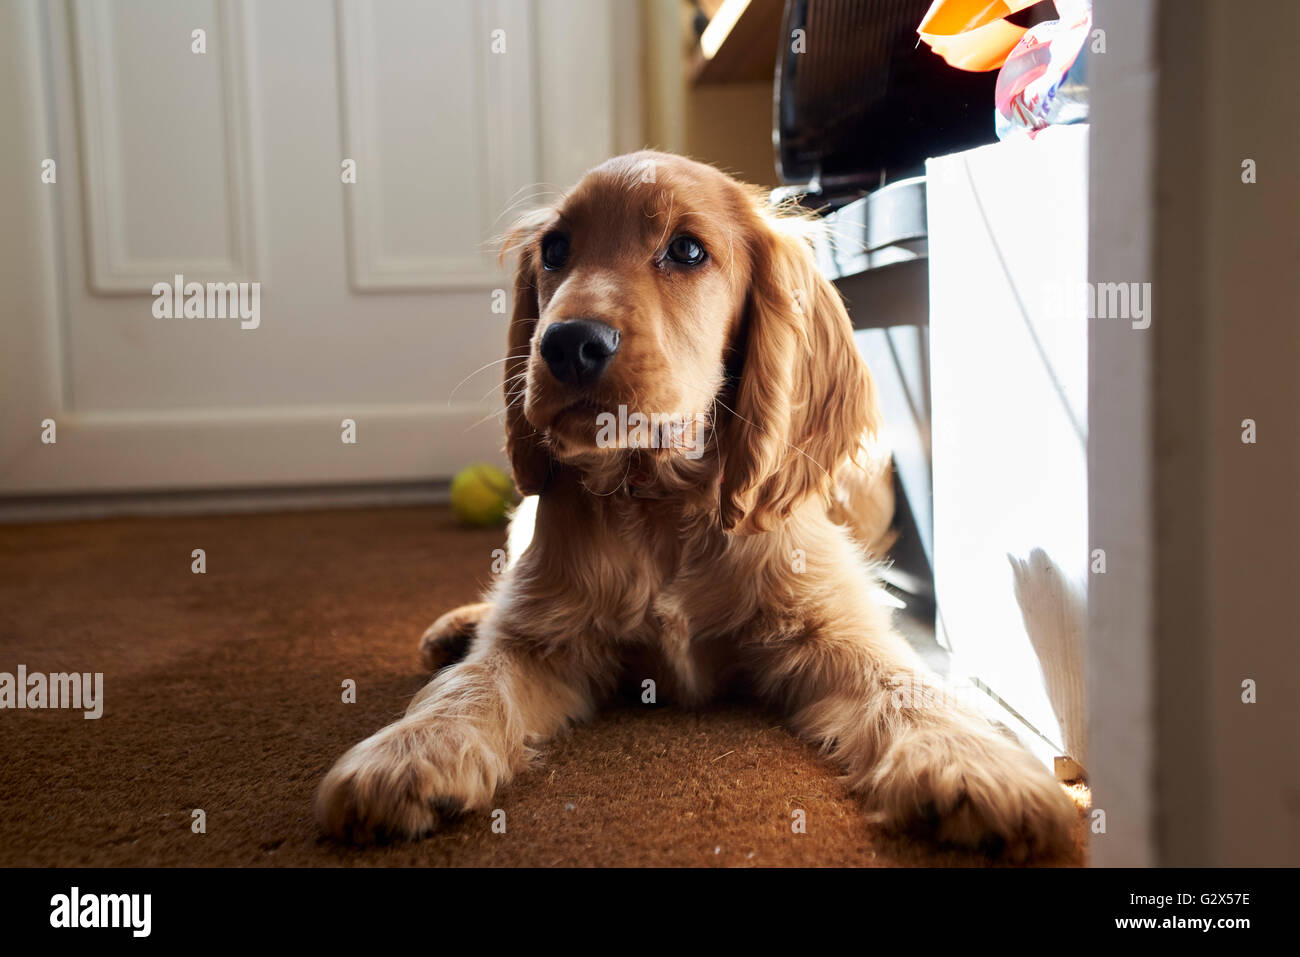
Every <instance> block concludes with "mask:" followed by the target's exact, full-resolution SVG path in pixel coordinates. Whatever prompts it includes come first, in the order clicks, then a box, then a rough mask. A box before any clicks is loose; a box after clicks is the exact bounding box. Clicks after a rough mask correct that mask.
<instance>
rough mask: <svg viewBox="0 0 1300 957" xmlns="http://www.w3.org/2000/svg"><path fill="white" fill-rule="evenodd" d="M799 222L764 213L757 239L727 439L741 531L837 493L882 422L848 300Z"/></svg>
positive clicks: (728, 508)
mask: <svg viewBox="0 0 1300 957" xmlns="http://www.w3.org/2000/svg"><path fill="white" fill-rule="evenodd" d="M787 227H790V228H788V229H787ZM796 227H797V224H796V223H794V222H789V223H785V222H783V221H781V220H777V219H769V218H767V217H763V219H762V225H761V227H760V228H759V231H758V233H759V234H758V235H757V236H756V237H755V240H754V242H753V267H752V268H753V274H752V278H751V280H750V290H749V301H748V305H747V309H746V315H745V317H744V322H743V325H742V329H741V335H740V340H739V341H738V342H737V343H736V347H737V348H738V349H739V352H740V356H741V363H742V365H741V369H740V378H739V382H738V383H737V385H736V390H735V405H734V409H733V414H732V416H731V419H730V421H729V422H728V423H727V427H726V430H725V432H724V434H723V436H722V438H723V450H724V460H723V477H722V488H721V518H722V525H723V527H724V528H726V529H727V530H729V531H733V532H735V533H737V534H753V533H755V532H761V531H766V530H768V529H770V528H772V527H774V526H775V525H776V524H777V523H778V522H779V521H780V520H783V519H785V518H788V517H789V515H790V513H791V512H792V511H793V510H794V508H795V506H796V505H798V504H799V503H800V502H801V501H803V500H804V499H806V498H807V497H808V496H811V495H822V496H825V495H828V494H829V493H830V491H831V486H832V483H833V476H834V474H835V471H836V469H837V468H839V467H840V466H842V465H844V464H845V463H846V461H849V460H850V459H857V458H858V455H859V452H860V450H861V449H862V446H863V443H864V442H865V441H867V440H869V439H870V438H872V437H873V436H874V435H875V432H876V430H877V429H878V428H879V425H880V413H879V410H878V408H877V406H876V388H875V383H874V381H873V380H872V378H871V373H870V372H869V371H868V370H867V364H866V363H865V362H864V361H863V359H862V356H861V354H860V353H859V352H858V348H857V345H856V344H855V343H854V341H853V326H852V323H851V322H850V321H849V316H848V313H847V312H846V311H845V309H844V303H843V301H842V300H841V298H840V294H839V292H838V291H837V290H836V289H835V287H834V286H832V285H831V284H830V282H828V281H827V280H826V279H825V278H824V277H823V276H822V275H821V274H820V273H819V272H818V271H817V266H816V262H815V259H814V257H813V253H812V249H811V247H810V246H809V245H808V243H807V241H806V240H805V239H804V238H803V236H802V235H800V231H799V230H798V229H797V228H796Z"/></svg>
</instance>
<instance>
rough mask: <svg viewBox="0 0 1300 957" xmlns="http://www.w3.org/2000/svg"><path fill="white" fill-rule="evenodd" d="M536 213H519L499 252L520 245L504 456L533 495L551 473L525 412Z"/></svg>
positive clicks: (522, 490) (522, 488) (523, 490)
mask: <svg viewBox="0 0 1300 957" xmlns="http://www.w3.org/2000/svg"><path fill="white" fill-rule="evenodd" d="M539 219H540V217H539V214H538V213H531V214H528V215H526V216H525V217H524V218H523V219H521V220H520V221H519V223H518V224H516V225H515V227H514V228H513V229H512V230H511V231H510V233H509V235H508V236H507V237H506V241H505V244H504V245H503V246H502V253H501V255H502V257H503V258H504V257H505V256H506V255H507V254H508V253H509V252H511V251H512V250H514V249H518V250H519V262H518V264H517V265H516V267H515V285H514V298H513V302H512V303H511V313H510V329H509V331H508V332H507V335H506V362H505V370H506V371H505V379H504V383H503V389H504V392H505V403H506V456H507V457H508V458H509V459H510V471H511V472H512V473H513V475H514V480H515V487H516V488H517V489H518V490H519V494H521V495H536V494H538V493H539V492H541V491H542V489H544V488H545V487H546V483H547V480H548V479H549V478H550V474H551V457H550V454H549V453H548V452H547V451H546V447H545V446H544V445H543V444H542V441H541V436H539V435H538V434H537V430H536V429H534V428H533V427H532V426H531V425H529V424H528V420H527V419H525V418H524V389H525V387H526V385H527V375H526V373H527V369H528V358H529V354H530V350H531V349H532V339H533V331H534V330H535V329H536V328H537V318H538V314H539V312H540V309H539V308H538V302H537V263H536V257H537V253H536V250H535V249H534V248H533V247H532V245H531V240H532V237H533V234H534V233H535V232H536V228H537V226H538V224H539Z"/></svg>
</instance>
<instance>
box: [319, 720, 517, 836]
mask: <svg viewBox="0 0 1300 957" xmlns="http://www.w3.org/2000/svg"><path fill="white" fill-rule="evenodd" d="M507 773H508V768H507V762H506V761H505V760H503V759H502V758H501V757H499V756H498V755H497V754H496V752H495V751H494V750H493V749H492V748H491V747H490V745H489V744H488V742H487V741H486V740H485V739H484V736H483V735H482V733H481V732H480V731H479V730H478V729H476V728H475V727H474V726H473V725H472V724H470V723H469V722H467V721H462V720H457V719H454V718H435V719H428V718H420V719H411V718H408V719H406V720H403V721H399V722H397V723H396V724H392V725H389V726H388V727H387V728H385V729H384V730H382V731H380V732H379V733H378V734H374V735H372V736H370V737H369V738H367V739H366V740H364V741H362V742H361V743H360V744H358V745H356V746H355V747H353V748H352V749H351V750H350V751H348V752H347V753H346V754H345V755H343V757H341V758H340V759H339V760H338V762H337V763H336V764H335V765H334V767H333V768H332V769H331V770H330V772H329V774H327V775H326V776H325V780H324V781H322V782H321V786H320V790H319V792H317V795H316V819H317V821H318V822H319V823H320V826H321V828H322V829H323V830H324V831H325V832H326V833H327V834H329V835H330V836H332V837H335V838H338V839H340V840H346V841H353V842H357V843H369V842H372V841H383V840H394V839H415V838H419V837H423V836H426V835H428V834H430V833H431V832H433V831H434V830H435V829H436V828H437V827H438V825H439V824H440V823H441V820H442V818H443V817H444V816H446V815H449V814H455V813H458V812H460V811H464V810H469V809H473V808H478V807H483V806H485V805H486V804H487V803H488V802H489V800H490V799H491V797H492V794H493V792H494V791H495V790H496V786H497V783H498V781H500V780H502V779H503V778H505V777H506V776H507Z"/></svg>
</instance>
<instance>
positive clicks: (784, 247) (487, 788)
mask: <svg viewBox="0 0 1300 957" xmlns="http://www.w3.org/2000/svg"><path fill="white" fill-rule="evenodd" d="M809 225H810V224H809V223H808V221H807V220H806V219H804V218H802V217H799V216H793V215H789V214H785V213H781V212H779V211H774V210H772V209H770V208H769V207H768V206H767V205H766V203H765V201H764V199H763V197H762V196H761V194H760V193H759V192H758V191H756V190H753V189H750V188H748V187H745V186H743V185H742V184H740V183H737V182H736V181H735V180H733V179H732V178H730V177H728V176H726V175H724V174H723V173H720V172H719V171H717V170H716V169H714V168H712V167H710V166H705V165H703V164H700V163H696V162H692V161H690V160H686V159H683V158H680V157H677V156H670V155H666V154H661V153H651V152H643V153H637V154H632V155H629V156H624V157H618V158H616V159H613V160H610V161H609V162H607V163H605V164H603V165H602V166H599V167H597V168H596V169H594V170H592V171H591V172H590V173H588V175H587V176H586V177H585V178H584V179H583V180H582V181H581V182H580V183H579V184H578V185H577V187H576V188H575V189H573V190H572V192H570V193H569V194H568V195H567V196H565V197H564V198H563V200H562V201H561V202H560V203H558V204H557V205H556V206H554V207H551V208H547V209H544V210H539V211H537V212H535V213H531V214H529V215H528V216H527V217H525V219H524V220H523V221H522V222H521V223H520V225H519V226H518V227H517V228H516V230H515V231H514V233H513V234H512V236H511V238H510V240H509V248H510V249H511V250H513V251H517V252H518V255H519V259H518V267H517V272H516V279H515V286H514V302H513V315H512V318H511V322H510V327H509V336H508V351H507V354H506V355H507V359H506V363H505V387H504V391H505V402H506V450H507V453H508V456H509V459H510V462H511V466H512V469H513V472H514V478H515V482H516V484H517V486H518V487H519V489H520V490H521V491H522V492H523V493H525V494H526V495H536V496H538V497H537V499H536V500H535V501H536V508H535V513H536V516H535V528H534V533H533V537H532V539H531V543H530V544H528V546H527V547H526V548H525V549H522V550H521V551H520V552H519V553H517V554H514V555H513V556H512V564H511V566H510V567H509V568H508V570H507V571H506V572H505V573H504V574H503V575H502V576H501V577H500V580H499V581H498V583H497V584H496V586H495V587H494V588H493V589H492V591H491V594H490V595H488V596H487V597H486V600H485V601H484V602H483V603H482V604H477V605H470V606H466V607H464V608H461V609H457V610H455V611H453V612H450V613H449V614H448V615H444V616H443V618H441V619H439V621H438V622H435V624H434V625H433V626H432V627H431V628H430V629H429V631H428V632H427V633H426V635H425V637H424V639H423V640H422V643H421V652H422V655H423V657H424V660H425V662H426V664H428V665H429V666H430V667H431V668H437V667H439V666H441V665H444V664H446V665H447V666H446V667H443V668H442V670H440V671H439V672H438V673H437V674H436V676H435V677H434V678H433V680H432V681H431V682H430V683H429V684H428V685H427V686H426V687H425V688H424V689H423V690H422V691H421V692H420V693H419V694H417V695H416V696H415V698H414V700H412V701H411V703H410V706H409V707H408V709H407V711H406V715H405V717H403V718H402V719H401V720H399V721H397V722H395V723H394V724H392V725H390V726H388V727H387V728H384V729H383V730H382V731H380V732H378V733H377V734H375V735H373V736H371V737H370V738H367V739H366V740H365V741H362V742H361V743H360V744H358V745H356V746H355V747H353V748H352V749H351V750H350V751H348V752H347V754H345V755H344V756H343V757H342V758H341V759H340V760H339V761H338V763H337V764H336V765H335V766H334V768H333V769H332V770H331V771H330V772H329V774H328V776H327V777H326V778H325V780H324V782H323V784H322V785H321V788H320V792H319V795H318V799H317V815H318V818H319V821H320V823H321V825H322V827H323V828H324V829H325V830H326V831H327V832H328V833H330V834H332V835H335V836H338V837H342V838H347V839H352V840H370V839H376V838H381V837H412V838H413V837H418V836H421V835H424V834H426V833H428V832H429V831H431V830H432V829H434V828H435V827H436V826H437V824H438V822H439V818H440V815H441V814H445V813H448V812H458V811H461V810H466V809H486V808H490V807H491V801H492V796H493V793H494V792H495V790H496V789H497V787H498V786H499V785H500V784H502V783H503V782H505V781H507V780H509V779H510V777H511V776H512V775H513V774H514V773H515V771H517V770H518V769H519V768H520V767H521V766H522V765H523V764H524V763H525V762H526V761H527V760H528V759H529V758H530V756H531V755H532V754H533V753H534V750H535V749H536V748H538V747H540V746H541V745H542V744H543V743H544V742H545V741H546V740H547V739H548V738H549V737H551V736H552V735H554V734H555V733H556V732H558V731H559V730H561V729H562V728H563V727H564V726H565V725H566V724H568V723H569V722H573V721H580V720H582V719H584V718H587V717H588V716H590V715H591V714H592V713H593V712H594V711H595V709H596V708H597V707H598V706H599V704H600V703H601V701H602V700H603V699H605V698H606V697H607V696H608V695H609V694H611V692H612V691H613V689H614V688H615V687H616V685H617V684H618V683H619V682H620V681H621V680H625V679H629V678H630V679H631V680H632V681H634V682H635V683H637V684H640V683H641V681H642V680H643V679H652V680H654V681H655V682H656V684H657V688H658V691H659V694H660V695H661V696H664V695H673V696H675V698H676V699H677V700H680V701H682V702H684V703H687V704H691V705H694V704H700V703H702V702H705V701H707V700H708V699H709V698H710V697H711V696H714V695H716V694H717V693H718V692H719V691H721V690H722V689H723V688H725V687H727V686H729V685H732V684H733V683H735V682H743V683H744V684H745V686H746V687H748V688H750V689H752V690H753V691H755V692H757V693H758V694H759V695H761V696H762V697H763V698H764V699H765V700H767V701H770V702H772V703H773V704H775V705H776V706H779V707H780V708H781V709H783V710H784V712H785V713H786V714H787V715H788V717H789V722H790V725H791V727H792V728H793V729H794V730H795V731H796V732H797V733H798V734H800V735H801V736H803V737H805V738H806V739H807V740H809V741H811V742H814V743H815V744H817V745H819V746H820V747H821V748H822V750H823V751H824V752H825V753H826V754H827V755H828V756H829V757H830V758H831V759H833V760H834V761H835V762H837V764H838V765H839V766H840V767H841V768H842V769H843V770H844V772H845V773H846V774H847V780H848V781H849V783H850V784H851V786H852V788H853V789H854V790H855V791H856V792H858V793H860V794H861V796H862V799H863V801H864V803H865V805H866V808H865V810H866V811H867V812H868V813H870V814H872V815H873V816H874V818H875V819H876V820H878V821H880V822H882V823H885V824H888V825H891V826H895V827H911V826H916V825H921V826H923V827H924V828H926V829H927V830H928V832H929V833H930V834H931V835H932V836H934V837H935V838H937V839H939V840H940V841H947V842H953V843H956V844H960V845H964V846H971V847H983V848H997V849H1003V850H1005V851H1006V853H1008V854H1009V855H1011V856H1013V857H1016V858H1024V857H1026V856H1027V855H1030V854H1033V853H1036V852H1048V853H1051V852H1055V851H1057V850H1059V849H1061V848H1063V847H1065V846H1067V845H1068V844H1069V843H1070V840H1071V832H1072V828H1073V825H1074V822H1075V820H1076V812H1075V811H1074V808H1073V805H1072V804H1071V802H1070V801H1069V799H1068V798H1067V797H1066V796H1065V795H1064V793H1063V792H1062V790H1061V789H1060V787H1059V786H1058V785H1057V784H1056V782H1055V781H1054V780H1053V778H1052V776H1051V775H1050V774H1049V773H1048V772H1047V771H1046V770H1045V769H1044V768H1043V767H1042V766H1041V765H1040V764H1039V763H1038V762H1037V761H1036V760H1035V759H1034V758H1033V757H1031V756H1030V755H1029V754H1028V753H1027V752H1026V751H1024V750H1023V749H1022V748H1021V747H1020V746H1019V745H1018V744H1016V743H1015V742H1014V740H1011V739H1010V738H1009V736H1006V735H1004V734H1002V733H1000V732H999V731H998V730H997V729H995V728H994V726H992V725H991V724H989V723H988V722H987V721H985V720H984V719H983V718H981V717H980V716H979V715H978V714H976V713H975V712H973V711H971V710H967V709H966V707H965V706H964V705H962V704H960V703H959V702H957V701H954V700H953V699H952V698H951V697H950V696H946V695H941V696H937V697H934V698H927V699H926V700H925V701H923V702H920V703H919V704H918V703H916V702H912V703H910V704H908V703H906V702H905V703H903V704H902V705H900V698H899V696H898V695H897V694H896V693H895V692H896V690H897V689H898V687H899V686H900V681H904V682H905V681H906V680H908V678H909V676H916V677H917V679H918V680H919V681H924V682H926V683H933V682H934V681H936V680H937V679H935V678H934V677H933V676H932V675H930V674H929V673H928V672H926V670H925V668H924V666H923V665H922V663H921V662H920V661H919V660H918V658H917V657H916V656H915V654H914V653H913V652H912V650H911V649H910V648H909V646H908V645H907V644H906V642H905V641H904V640H903V639H902V638H901V637H900V636H899V635H898V634H897V632H895V631H894V630H893V628H892V627H891V623H890V615H889V612H888V610H887V609H885V608H882V607H881V606H880V605H879V604H877V603H876V602H875V601H874V600H873V594H874V592H875V589H874V578H873V575H872V566H871V561H870V556H871V555H872V554H875V555H877V556H878V555H879V554H881V552H882V550H883V549H884V548H886V547H887V544H888V541H889V539H888V534H889V533H888V524H889V520H890V517H891V514H892V498H891V497H890V496H891V495H892V492H891V488H892V486H891V482H890V475H889V469H888V466H887V464H885V465H883V466H882V464H881V456H880V455H879V454H878V453H874V452H873V445H872V442H871V440H872V437H873V435H874V433H875V432H876V430H877V428H878V426H879V415H878V412H877V406H876V398H875V388H874V385H873V382H872V378H871V375H870V373H869V372H868V370H867V368H866V365H865V363H864V362H863V361H862V359H861V356H860V354H859V352H858V350H857V348H856V347H855V345H854V342H853V338H852V328H851V325H850V322H849V318H848V315H847V313H846V312H845V309H844V306H843V304H842V302H841V301H840V298H839V295H838V294H837V292H836V291H835V289H834V288H833V287H832V286H831V285H830V284H829V283H828V282H827V281H826V280H825V279H824V278H823V277H822V276H821V275H820V274H819V273H818V271H817V269H816V266H815V263H814V259H813V255H812V252H811V249H810V247H809V245H808V244H807V242H806V240H805V238H804V234H805V233H806V232H807V227H808V226H809ZM557 233H559V234H562V235H563V236H564V238H565V239H566V240H567V243H568V246H567V255H566V257H564V261H563V262H562V263H561V264H560V265H559V266H558V267H553V268H546V265H545V264H544V263H543V261H542V260H543V250H542V244H543V242H544V240H545V238H546V237H548V236H552V235H555V234H557ZM679 236H689V237H691V238H692V239H693V240H695V241H696V242H698V244H699V246H700V247H701V248H702V250H703V251H704V253H705V259H704V261H703V262H700V263H692V264H682V263H679V262H678V261H676V260H675V259H673V258H671V257H669V256H667V255H666V250H667V248H668V246H669V245H670V244H671V243H672V241H673V239H674V238H676V237H679ZM575 318H595V319H599V320H601V321H603V322H604V323H606V324H608V325H610V326H613V327H614V328H615V329H617V330H618V333H619V335H620V339H619V345H618V349H617V354H616V355H615V356H614V357H613V359H612V361H611V362H610V363H609V366H608V368H607V370H606V371H605V372H604V373H603V374H602V375H601V376H600V377H599V379H597V380H596V381H595V382H594V383H587V384H583V385H575V384H571V383H569V384H566V383H565V382H562V381H560V379H558V378H557V377H556V376H555V375H553V374H552V373H551V371H549V370H548V365H547V362H546V361H545V360H544V359H543V357H542V355H541V352H540V349H539V343H540V341H541V338H542V336H543V334H544V333H545V332H546V330H547V328H548V327H549V326H551V325H552V324H554V323H559V322H564V321H566V320H570V319H575ZM619 406H625V407H627V408H631V409H637V410H642V411H644V412H646V413H649V412H689V413H697V414H698V415H699V416H700V421H701V422H703V423H704V424H703V425H702V426H701V427H702V428H703V429H704V431H705V438H706V441H705V442H704V444H703V446H702V454H700V455H698V456H695V457H690V456H686V455H683V454H682V452H681V449H680V448H674V447H657V448H648V447H634V448H628V447H623V448H608V447H602V446H601V444H600V443H598V442H597V441H596V440H595V433H596V428H595V423H596V416H597V415H598V414H599V413H600V412H601V411H611V410H613V409H615V408H617V407H619ZM529 501H530V502H531V501H532V500H529ZM529 511H532V509H529ZM516 521H517V522H520V521H522V519H518V518H517V519H516ZM467 639H468V640H467ZM457 641H459V642H461V643H462V644H465V645H467V651H465V653H464V657H463V658H462V659H461V660H459V661H454V663H451V664H447V662H448V661H452V660H453V659H454V658H455V657H456V655H457V654H458V653H459V649H456V648H455V647H454V644H455V643H456V642H457ZM449 649H450V650H449Z"/></svg>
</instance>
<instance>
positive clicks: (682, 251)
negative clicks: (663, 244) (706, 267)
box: [667, 236, 704, 266]
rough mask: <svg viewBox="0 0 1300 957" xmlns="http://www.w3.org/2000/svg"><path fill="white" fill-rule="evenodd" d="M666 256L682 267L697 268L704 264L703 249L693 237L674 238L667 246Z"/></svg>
mask: <svg viewBox="0 0 1300 957" xmlns="http://www.w3.org/2000/svg"><path fill="white" fill-rule="evenodd" d="M667 256H668V258H669V259H671V260H672V261H673V262H675V263H681V264H682V265H683V266H698V265H699V264H700V263H702V262H704V247H703V246H701V245H700V241H699V240H698V239H696V238H695V237H694V236H674V237H673V241H672V242H670V243H669V244H668V252H667Z"/></svg>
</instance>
